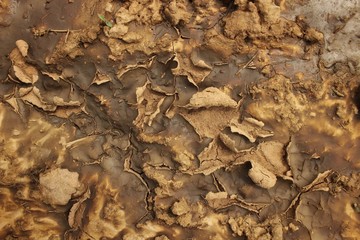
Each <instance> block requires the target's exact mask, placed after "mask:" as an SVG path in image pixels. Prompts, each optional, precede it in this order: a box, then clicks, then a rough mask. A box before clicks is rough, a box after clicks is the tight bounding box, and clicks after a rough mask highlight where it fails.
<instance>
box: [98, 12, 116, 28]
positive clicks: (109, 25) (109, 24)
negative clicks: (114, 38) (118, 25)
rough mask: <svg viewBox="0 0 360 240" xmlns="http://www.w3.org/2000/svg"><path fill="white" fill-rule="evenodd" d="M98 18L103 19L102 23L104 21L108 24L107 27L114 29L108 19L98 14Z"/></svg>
mask: <svg viewBox="0 0 360 240" xmlns="http://www.w3.org/2000/svg"><path fill="white" fill-rule="evenodd" d="M98 16H99V18H100V19H101V21H103V22H104V23H105V24H106V26H108V27H109V28H112V27H113V25H112V23H111V22H110V21H108V20H106V18H105V17H104V16H103V15H101V14H98Z"/></svg>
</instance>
